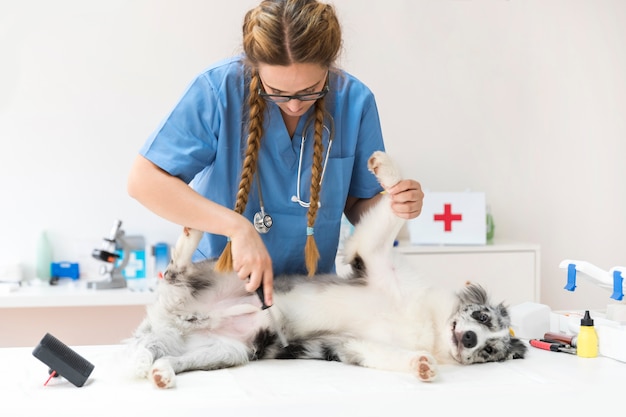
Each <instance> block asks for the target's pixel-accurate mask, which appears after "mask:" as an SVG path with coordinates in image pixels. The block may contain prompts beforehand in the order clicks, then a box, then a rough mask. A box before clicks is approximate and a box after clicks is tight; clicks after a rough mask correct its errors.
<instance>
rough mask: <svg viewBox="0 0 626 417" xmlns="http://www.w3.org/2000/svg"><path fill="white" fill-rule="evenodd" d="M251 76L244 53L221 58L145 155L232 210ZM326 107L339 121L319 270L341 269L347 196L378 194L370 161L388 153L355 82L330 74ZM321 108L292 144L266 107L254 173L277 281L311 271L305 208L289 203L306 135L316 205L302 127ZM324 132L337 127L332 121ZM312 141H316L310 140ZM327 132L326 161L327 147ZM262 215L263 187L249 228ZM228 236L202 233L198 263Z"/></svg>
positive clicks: (252, 201)
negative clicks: (337, 266)
mask: <svg viewBox="0 0 626 417" xmlns="http://www.w3.org/2000/svg"><path fill="white" fill-rule="evenodd" d="M248 85H249V75H248V73H247V72H246V71H245V68H244V64H243V60H242V57H241V56H236V57H232V58H229V59H227V60H224V61H221V62H219V63H217V64H215V65H213V66H211V67H210V68H208V69H207V70H206V71H204V72H203V73H202V74H200V75H199V76H198V77H197V78H196V79H195V80H194V81H193V82H192V83H191V84H190V85H189V87H188V88H187V90H186V91H185V93H184V94H183V96H182V97H181V99H180V101H179V102H178V103H177V104H176V105H175V107H174V108H173V109H172V111H171V113H170V114H169V115H168V116H167V117H166V118H165V120H164V121H163V122H162V124H161V125H160V126H159V128H158V129H157V130H156V131H155V133H154V134H153V135H152V136H151V137H150V138H149V139H148V140H147V141H146V143H145V144H144V145H143V147H142V148H141V150H140V153H141V155H143V156H144V157H146V158H147V159H148V160H150V161H152V162H153V163H154V164H156V165H157V166H159V167H160V168H162V169H163V170H165V171H166V172H168V173H170V174H171V175H174V176H176V177H179V178H181V179H182V180H183V181H185V182H187V183H189V184H191V186H192V187H193V188H194V189H195V190H196V191H197V192H198V193H200V194H201V195H203V196H205V197H206V198H208V199H210V200H212V201H214V202H216V203H219V204H221V205H224V206H226V207H229V208H233V207H234V206H235V198H236V194H237V191H238V187H239V180H240V175H241V165H242V161H243V156H244V155H245V150H246V140H247V127H246V123H247V116H246V108H247V97H248V91H247V88H248ZM329 87H330V91H329V93H328V94H327V95H326V98H325V103H326V109H327V110H328V112H329V113H330V115H331V116H332V117H333V120H334V131H335V132H334V141H333V144H332V147H331V151H330V157H329V159H328V164H327V167H326V171H325V174H324V179H323V183H322V189H321V196H320V202H321V206H320V208H319V210H318V213H317V219H316V222H315V241H316V243H317V246H318V249H319V252H320V260H319V263H318V272H319V273H326V272H333V271H334V270H335V256H336V254H337V246H338V243H339V231H340V224H341V215H342V213H343V209H344V206H345V203H346V199H347V197H348V196H349V195H350V196H353V197H357V198H370V197H372V196H374V195H376V194H377V193H379V192H380V191H382V188H381V186H380V185H379V184H378V182H377V180H376V178H375V177H374V175H372V174H371V173H370V172H369V171H368V169H367V160H368V158H369V157H370V156H371V154H372V153H373V152H374V151H376V150H384V144H383V137H382V132H381V126H380V120H379V116H378V109H377V107H376V101H375V99H374V96H373V94H372V92H371V91H370V90H369V88H367V86H365V85H364V84H363V83H362V82H360V81H359V80H357V79H356V78H355V77H353V76H352V75H350V74H348V73H346V72H344V71H341V70H333V71H331V72H330V75H329ZM313 108H314V106H313V107H312V108H311V109H309V111H308V112H307V113H306V114H305V115H304V116H303V117H301V118H300V122H299V123H298V126H297V128H296V131H295V134H294V135H293V138H291V137H289V134H288V132H287V128H286V126H285V124H284V122H283V118H282V116H281V113H280V109H279V108H278V106H277V105H276V104H274V103H267V109H266V115H265V122H264V129H265V134H264V136H263V138H262V139H261V147H260V150H259V155H258V159H257V163H258V166H257V174H256V175H259V178H260V181H261V190H262V196H263V202H264V206H265V212H266V213H268V214H270V215H271V216H272V218H273V221H274V223H273V226H272V227H271V229H270V231H269V232H268V233H266V234H262V235H261V237H262V239H263V241H264V243H265V245H266V247H267V249H268V251H269V253H270V256H271V257H272V264H273V267H274V274H276V275H279V274H306V272H307V271H306V265H305V262H304V245H305V242H306V228H307V210H308V209H307V208H305V207H301V206H300V205H299V204H298V203H297V202H293V201H292V196H294V195H295V194H296V186H297V182H298V160H299V154H300V150H301V149H300V148H301V139H302V137H303V135H304V137H305V142H304V147H303V150H302V152H303V162H302V175H301V177H300V179H299V180H300V198H301V199H302V200H303V201H306V202H308V201H309V200H310V198H309V197H310V192H309V189H310V184H311V161H312V153H313V123H312V122H311V123H308V126H307V131H306V132H304V131H303V130H304V127H305V125H307V120H308V119H309V117H310V116H311V115H312V113H313V112H314V109H313ZM326 126H327V128H328V129H330V128H331V126H332V124H331V122H329V121H327V122H326ZM309 138H310V139H311V140H309ZM327 147H328V132H327V131H326V129H325V135H324V157H325V156H326V150H327V149H328V148H327ZM259 210H260V203H259V197H258V190H257V183H256V180H255V181H254V182H253V184H252V187H251V191H250V195H249V197H248V204H247V206H246V210H245V212H244V213H243V215H244V216H245V217H247V218H248V219H250V221H252V219H253V217H254V214H255V213H256V212H258V211H259ZM225 245H226V237H225V236H221V235H213V234H209V233H205V234H204V236H203V238H202V240H201V242H200V244H199V246H198V250H197V251H196V253H195V254H194V258H193V259H194V261H198V260H201V259H205V258H217V257H219V255H220V254H221V252H222V250H223V249H224V246H225Z"/></svg>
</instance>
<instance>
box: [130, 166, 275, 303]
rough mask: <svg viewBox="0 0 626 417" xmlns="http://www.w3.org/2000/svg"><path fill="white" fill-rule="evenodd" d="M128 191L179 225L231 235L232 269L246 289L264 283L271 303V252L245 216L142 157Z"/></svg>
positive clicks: (160, 214)
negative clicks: (211, 198)
mask: <svg viewBox="0 0 626 417" xmlns="http://www.w3.org/2000/svg"><path fill="white" fill-rule="evenodd" d="M128 193H129V195H130V196H131V197H133V198H135V199H136V200H137V201H139V202H140V203H141V204H143V205H144V206H146V207H147V208H148V209H150V210H151V211H152V212H153V213H155V214H157V215H159V216H161V217H163V218H165V219H168V220H169V221H171V222H174V223H176V224H180V225H182V226H186V227H191V228H192V229H196V230H204V231H206V232H210V233H215V234H221V235H224V236H230V240H231V250H232V259H233V269H234V270H235V272H237V275H238V276H239V278H241V279H248V278H249V279H250V281H249V282H248V283H247V284H246V290H248V291H250V292H254V291H255V290H256V289H257V288H258V287H259V285H261V284H263V292H264V293H265V304H267V305H268V306H269V305H272V284H273V281H274V273H273V270H272V260H271V259H270V255H269V253H268V251H267V249H266V248H265V245H264V244H263V241H262V240H261V237H260V236H259V234H258V233H257V231H256V229H255V228H254V226H253V225H252V223H250V222H249V221H248V220H247V219H246V218H245V217H243V216H241V215H239V214H237V213H235V212H234V211H233V210H232V209H230V208H227V207H224V206H222V205H219V204H217V203H215V202H213V201H211V200H208V199H206V198H205V197H203V196H201V195H200V194H198V193H197V192H196V191H195V190H193V189H192V188H191V187H189V185H187V184H186V183H184V182H183V181H182V180H181V179H179V178H177V177H174V176H172V175H170V174H169V173H167V172H165V171H164V170H162V169H161V168H159V167H158V166H156V165H155V164H154V163H152V162H151V161H149V160H148V159H146V158H145V157H143V156H141V155H138V156H137V157H136V158H135V161H134V163H133V166H132V168H131V172H130V174H129V177H128Z"/></svg>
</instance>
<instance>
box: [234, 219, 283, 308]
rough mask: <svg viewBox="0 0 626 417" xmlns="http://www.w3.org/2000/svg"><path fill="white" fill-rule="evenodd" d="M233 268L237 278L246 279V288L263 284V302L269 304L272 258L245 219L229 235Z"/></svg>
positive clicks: (253, 287) (272, 278)
mask: <svg viewBox="0 0 626 417" xmlns="http://www.w3.org/2000/svg"><path fill="white" fill-rule="evenodd" d="M230 244H231V253H232V256H233V270H234V271H235V272H236V273H237V276H238V277H239V279H242V280H248V283H247V284H246V290H247V291H249V292H254V291H255V290H256V289H257V288H258V287H259V286H260V285H263V292H264V293H265V304H267V305H268V306H271V305H272V303H273V301H272V298H273V297H272V295H273V282H274V272H273V269H272V259H271V258H270V255H269V252H268V251H267V248H266V247H265V244H263V241H262V240H261V237H260V236H259V234H258V233H257V231H256V230H255V229H254V226H252V224H251V223H250V222H248V221H247V220H246V221H244V222H242V225H241V227H239V228H237V232H236V233H234V234H233V235H232V236H230Z"/></svg>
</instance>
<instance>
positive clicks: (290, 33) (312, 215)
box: [215, 0, 341, 276]
mask: <svg viewBox="0 0 626 417" xmlns="http://www.w3.org/2000/svg"><path fill="white" fill-rule="evenodd" d="M340 48H341V28H340V25H339V21H338V19H337V16H336V13H335V9H334V7H333V6H332V5H329V4H324V3H321V2H318V1H316V0H265V1H262V2H261V3H260V4H259V5H258V6H257V7H255V8H254V9H252V10H250V11H248V12H247V13H246V15H245V17H244V21H243V49H244V52H245V56H246V64H247V66H248V67H249V68H250V77H251V78H250V86H249V99H248V107H249V116H248V118H249V121H248V139H247V147H246V154H245V157H244V160H243V166H242V170H241V180H240V182H239V191H238V193H237V199H236V202H235V208H234V210H235V212H237V213H239V214H242V213H243V212H244V210H245V208H246V204H247V203H248V194H249V193H250V186H251V184H252V180H253V178H254V174H255V171H256V165H257V155H258V150H259V148H260V145H261V137H262V136H263V133H264V132H263V121H264V114H265V108H266V103H265V100H264V99H263V98H262V97H261V96H260V95H259V87H260V86H261V80H260V78H259V75H258V72H257V70H256V68H257V66H258V64H259V63H263V64H267V65H280V66H289V65H291V64H294V63H314V64H319V65H320V66H323V67H327V68H330V67H331V66H332V65H333V63H334V62H335V60H336V58H337V56H338V54H339V50H340ZM325 114H326V107H325V104H324V98H321V99H318V100H317V101H316V102H315V128H314V131H315V134H314V142H313V163H312V168H311V190H310V192H311V200H310V204H309V210H308V212H307V229H306V235H307V238H306V245H305V248H304V255H305V256H304V258H305V264H306V268H307V272H308V275H309V276H312V275H314V274H315V272H316V270H317V262H318V260H319V256H320V255H319V251H318V249H317V244H316V243H315V238H314V237H313V236H314V233H313V227H314V225H315V219H316V217H317V210H318V208H319V201H320V191H321V177H322V167H323V157H322V155H323V151H324V149H323V147H324V146H323V143H322V137H323V130H324V115H325ZM232 263H233V261H232V253H231V243H230V240H228V242H227V243H226V247H225V248H224V251H223V252H222V255H221V256H220V258H219V259H218V261H217V263H216V266H215V269H216V270H218V271H230V270H232Z"/></svg>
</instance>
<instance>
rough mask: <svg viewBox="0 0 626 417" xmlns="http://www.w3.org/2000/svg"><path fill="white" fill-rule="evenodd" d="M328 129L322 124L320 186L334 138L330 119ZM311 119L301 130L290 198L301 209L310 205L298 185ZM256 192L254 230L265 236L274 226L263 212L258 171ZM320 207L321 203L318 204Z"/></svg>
mask: <svg viewBox="0 0 626 417" xmlns="http://www.w3.org/2000/svg"><path fill="white" fill-rule="evenodd" d="M329 120H330V128H328V126H326V124H324V126H323V127H324V129H325V130H326V131H327V132H328V147H327V148H326V156H325V157H324V165H323V166H322V175H321V177H320V185H321V184H322V181H324V174H325V173H326V167H327V166H328V158H329V156H330V148H331V147H332V146H333V139H334V136H335V122H334V120H333V118H332V117H329ZM312 121H313V117H309V119H308V120H307V122H306V123H305V125H304V129H303V130H302V137H301V140H300V152H299V157H298V182H297V183H296V194H295V195H292V196H291V201H292V202H294V203H298V204H299V205H300V206H301V207H304V208H308V207H309V206H310V205H311V202H310V201H308V202H307V201H303V200H302V198H301V197H300V183H301V182H302V156H303V151H302V150H303V149H304V144H305V142H306V131H307V129H308V128H309V126H310V125H311V122H312ZM256 181H257V191H258V194H259V205H260V210H259V211H258V212H256V213H255V214H254V221H253V223H254V228H255V229H256V231H257V232H259V233H261V234H265V233H267V232H269V231H270V228H271V227H272V225H273V224H274V220H273V219H272V216H271V215H270V214H269V213H267V212H266V211H265V204H264V203H263V192H262V191H261V180H260V179H259V175H258V170H257V174H256ZM320 206H321V203H320Z"/></svg>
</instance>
